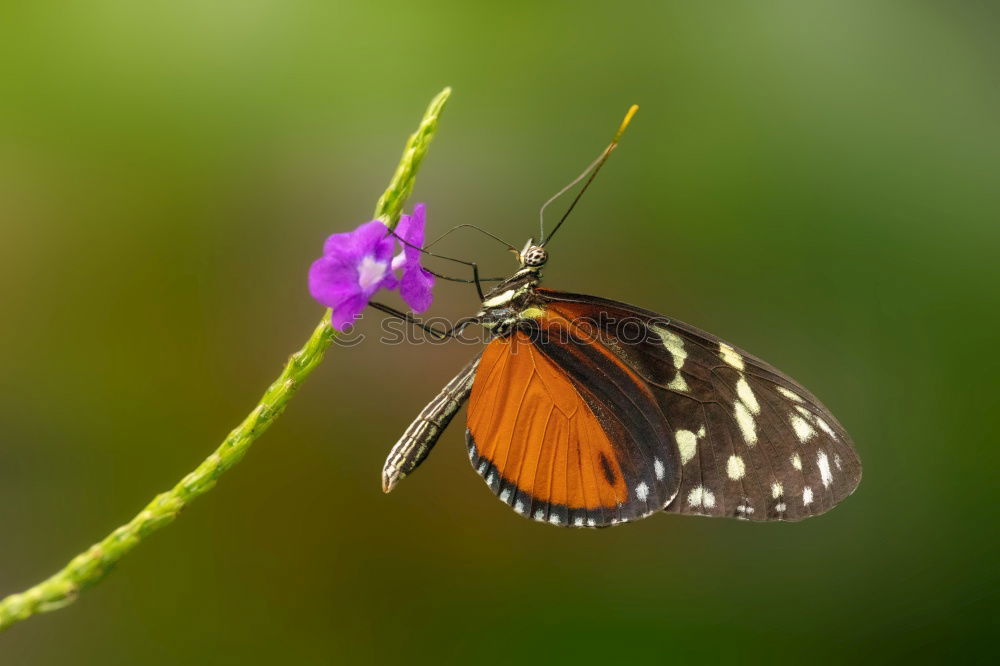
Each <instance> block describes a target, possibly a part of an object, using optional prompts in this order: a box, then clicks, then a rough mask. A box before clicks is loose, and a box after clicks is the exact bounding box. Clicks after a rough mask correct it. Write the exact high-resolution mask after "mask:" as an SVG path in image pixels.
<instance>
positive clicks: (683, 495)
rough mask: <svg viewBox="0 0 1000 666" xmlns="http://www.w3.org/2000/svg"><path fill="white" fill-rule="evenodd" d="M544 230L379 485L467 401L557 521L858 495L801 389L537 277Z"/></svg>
mask: <svg viewBox="0 0 1000 666" xmlns="http://www.w3.org/2000/svg"><path fill="white" fill-rule="evenodd" d="M632 112H634V108H633V110H632ZM630 116H631V112H630V115H629V116H628V117H630ZM628 117H626V123H627V120H628ZM626 123H623V125H622V128H620V129H619V132H618V134H617V135H616V137H615V140H614V141H613V142H612V144H611V145H610V146H609V147H608V148H607V149H606V150H605V151H604V153H603V154H602V156H601V158H599V160H598V162H595V164H594V165H592V167H591V169H590V170H591V180H592V179H593V176H594V175H595V174H596V172H597V170H598V169H599V168H600V166H601V164H603V161H604V160H605V159H606V158H607V156H608V155H609V154H610V152H611V150H612V149H613V148H614V146H615V144H616V143H617V139H618V137H620V135H621V132H622V129H624V125H625V124H626ZM584 173H585V174H586V173H587V172H584ZM588 184H589V181H588ZM584 187H586V186H584ZM581 194H582V191H581ZM578 198H579V195H577V199H578ZM575 203H576V201H575V200H574V204H575ZM570 209H572V205H571V206H570ZM567 214H568V211H567ZM565 217H566V216H565V215H564V216H563V219H565ZM560 224H561V221H560ZM556 228H558V226H557V227H556ZM554 233H555V231H554V230H553V234H554ZM551 237H552V234H550V235H549V236H548V239H551ZM544 244H545V242H544V241H543V242H540V243H539V244H535V243H534V242H533V241H529V242H528V243H527V245H525V247H524V249H523V250H522V251H521V252H520V253H519V261H520V267H519V269H518V270H517V272H515V273H514V274H513V275H512V276H511V277H509V278H507V279H506V280H504V281H503V282H501V283H500V284H498V285H497V286H496V287H494V288H493V289H492V290H490V291H489V292H487V293H486V294H485V297H484V299H483V301H482V308H481V310H480V311H479V312H478V313H477V314H476V316H475V317H473V318H470V320H469V321H473V322H475V323H478V324H480V325H482V326H483V327H484V328H485V329H486V330H488V331H489V332H490V335H491V340H490V341H489V343H488V344H487V345H486V347H485V349H484V350H483V351H482V352H481V353H480V354H479V355H478V356H477V357H476V358H475V359H473V360H472V362H470V363H469V364H468V365H467V366H466V367H465V368H464V369H463V370H462V371H461V372H460V373H459V374H458V375H457V376H456V377H455V378H454V379H453V380H452V381H451V382H449V384H448V385H447V386H446V387H445V388H444V390H443V391H442V392H441V393H440V394H439V395H438V396H437V397H436V398H435V399H434V400H433V401H432V402H431V403H430V404H429V405H427V407H425V408H424V410H423V411H422V412H421V413H420V415H419V416H418V417H417V419H416V420H415V421H414V422H413V424H412V425H410V427H409V428H408V429H407V430H406V432H405V433H404V434H403V436H402V437H401V438H400V440H399V442H398V443H397V444H396V445H395V447H393V449H392V451H391V452H390V454H389V457H388V459H387V460H386V463H385V467H384V469H383V472H382V481H383V489H384V490H385V491H386V492H389V491H390V490H392V488H393V487H395V485H396V484H397V483H398V482H399V480H400V479H402V478H403V477H404V476H406V475H407V474H409V473H410V472H412V471H413V470H414V469H415V468H416V467H417V465H419V464H420V463H421V462H422V461H423V460H424V458H425V457H426V456H427V454H428V453H429V451H430V449H431V447H432V446H433V445H434V444H435V443H436V441H437V439H438V438H439V437H440V435H441V433H442V432H443V430H444V429H445V427H446V426H447V425H448V423H449V422H450V421H451V419H452V417H453V416H454V415H455V413H456V412H457V411H458V410H459V409H460V408H461V406H462V405H463V404H464V403H465V402H468V403H469V408H468V417H467V423H466V431H465V432H466V443H467V446H468V454H469V460H470V461H471V462H472V466H473V468H475V470H476V471H477V472H478V473H479V475H480V476H482V477H483V479H484V480H485V481H486V484H487V486H489V488H490V490H492V491H493V492H494V493H495V494H496V495H497V496H498V497H499V498H500V500H501V501H503V502H504V503H506V504H507V505H508V506H510V507H511V508H513V509H514V511H516V512H517V513H519V514H521V515H523V516H526V517H529V518H532V519H534V520H537V521H540V522H545V523H550V524H552V525H560V526H567V527H604V526H608V525H615V524H618V523H624V522H628V521H632V520H637V519H639V518H644V517H646V516H648V515H650V514H652V513H656V512H658V511H668V512H674V513H682V514H695V515H704V516H728V517H733V518H742V519H745V520H787V521H794V520H800V519H802V518H806V517H809V516H814V515H818V514H820V513H824V512H825V511H827V510H829V509H830V508H832V507H833V506H834V505H836V504H837V503H838V502H840V501H841V500H843V499H844V498H845V497H847V496H848V495H850V494H851V492H852V491H853V490H854V489H855V487H856V486H857V485H858V482H859V481H860V479H861V463H860V461H859V459H858V456H857V454H856V453H855V451H854V448H853V446H852V442H851V438H850V436H849V435H848V434H847V432H846V431H845V430H844V428H843V426H841V425H840V423H839V422H838V421H837V420H836V419H835V418H834V416H833V415H832V414H831V413H830V412H829V410H827V408H826V407H824V406H823V405H822V404H821V403H820V401H819V400H817V399H816V397H815V396H813V395H812V394H811V393H810V392H809V391H807V390H806V389H805V388H803V387H802V386H801V385H800V384H798V383H797V382H796V381H794V380H793V379H791V378H790V377H788V376H787V375H785V374H783V373H781V372H780V371H779V370H777V369H775V368H774V367H773V366H771V365H770V364H768V363H766V362H764V361H762V360H760V359H759V358H757V357H755V356H752V355H750V354H747V353H746V352H744V351H742V350H740V349H739V348H737V347H735V346H733V345H730V344H729V343H727V342H724V341H723V340H720V339H719V338H717V337H715V336H713V335H711V334H709V333H705V332H703V331H700V330H698V329H696V328H694V327H692V326H688V325H687V324H684V323H681V322H679V321H676V320H671V319H668V318H666V317H663V316H662V315H658V314H656V313H654V312H650V311H648V310H643V309H640V308H637V307H634V306H632V305H626V304H624V303H619V302H616V301H611V300H607V299H603V298H597V297H594V296H585V295H580V294H571V293H565V292H559V291H552V290H549V289H545V288H542V287H541V286H539V285H540V282H541V269H542V266H544V264H545V263H546V261H547V259H548V253H547V251H546V250H545V248H544Z"/></svg>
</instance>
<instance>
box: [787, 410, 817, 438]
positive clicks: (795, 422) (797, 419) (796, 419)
mask: <svg viewBox="0 0 1000 666" xmlns="http://www.w3.org/2000/svg"><path fill="white" fill-rule="evenodd" d="M791 422H792V430H794V431H795V436H796V437H798V438H799V441H800V442H803V443H804V442H808V441H809V440H810V439H812V438H813V437H815V436H816V430H815V429H814V428H813V427H812V426H811V425H809V424H808V423H807V422H806V420H805V419H804V418H802V417H801V416H795V415H794V414H793V415H792V417H791Z"/></svg>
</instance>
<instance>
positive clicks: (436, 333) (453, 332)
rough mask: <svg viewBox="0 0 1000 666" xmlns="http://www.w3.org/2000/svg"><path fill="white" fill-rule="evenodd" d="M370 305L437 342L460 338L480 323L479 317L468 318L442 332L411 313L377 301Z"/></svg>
mask: <svg viewBox="0 0 1000 666" xmlns="http://www.w3.org/2000/svg"><path fill="white" fill-rule="evenodd" d="M368 305H370V306H371V307H373V308H375V309H376V310H378V311H379V312H384V313H386V314H388V315H392V316H393V317H396V318H397V319H402V320H403V321H405V322H407V323H408V324H413V325H414V326H416V327H417V328H419V329H421V330H422V331H425V332H427V333H429V334H431V336H433V337H434V338H435V339H437V340H444V339H445V338H455V337H458V334H459V333H461V332H462V331H463V330H465V328H466V327H467V326H468V325H469V324H475V323H477V322H478V321H479V318H478V317H466V318H464V319H459V320H458V321H457V322H456V323H455V325H454V326H449V327H448V328H446V329H444V330H441V329H439V328H434V327H433V326H429V325H427V324H425V323H423V322H422V321H420V320H419V319H417V318H416V317H414V316H413V315H411V314H409V313H406V312H400V311H399V310H397V309H396V308H393V307H389V306H388V305H385V304H383V303H377V302H375V301H371V302H370V303H368Z"/></svg>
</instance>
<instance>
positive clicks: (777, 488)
mask: <svg viewBox="0 0 1000 666" xmlns="http://www.w3.org/2000/svg"><path fill="white" fill-rule="evenodd" d="M784 492H785V489H784V488H782V487H781V484H780V483H778V482H777V481H775V482H774V483H772V484H771V497H773V498H774V499H778V498H779V497H781V496H782V495H783V494H784Z"/></svg>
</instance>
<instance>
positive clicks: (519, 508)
mask: <svg viewBox="0 0 1000 666" xmlns="http://www.w3.org/2000/svg"><path fill="white" fill-rule="evenodd" d="M514 511H517V512H518V513H519V514H521V515H522V516H523V515H524V503H523V502H522V501H521V500H517V502H516V503H515V504H514Z"/></svg>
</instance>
